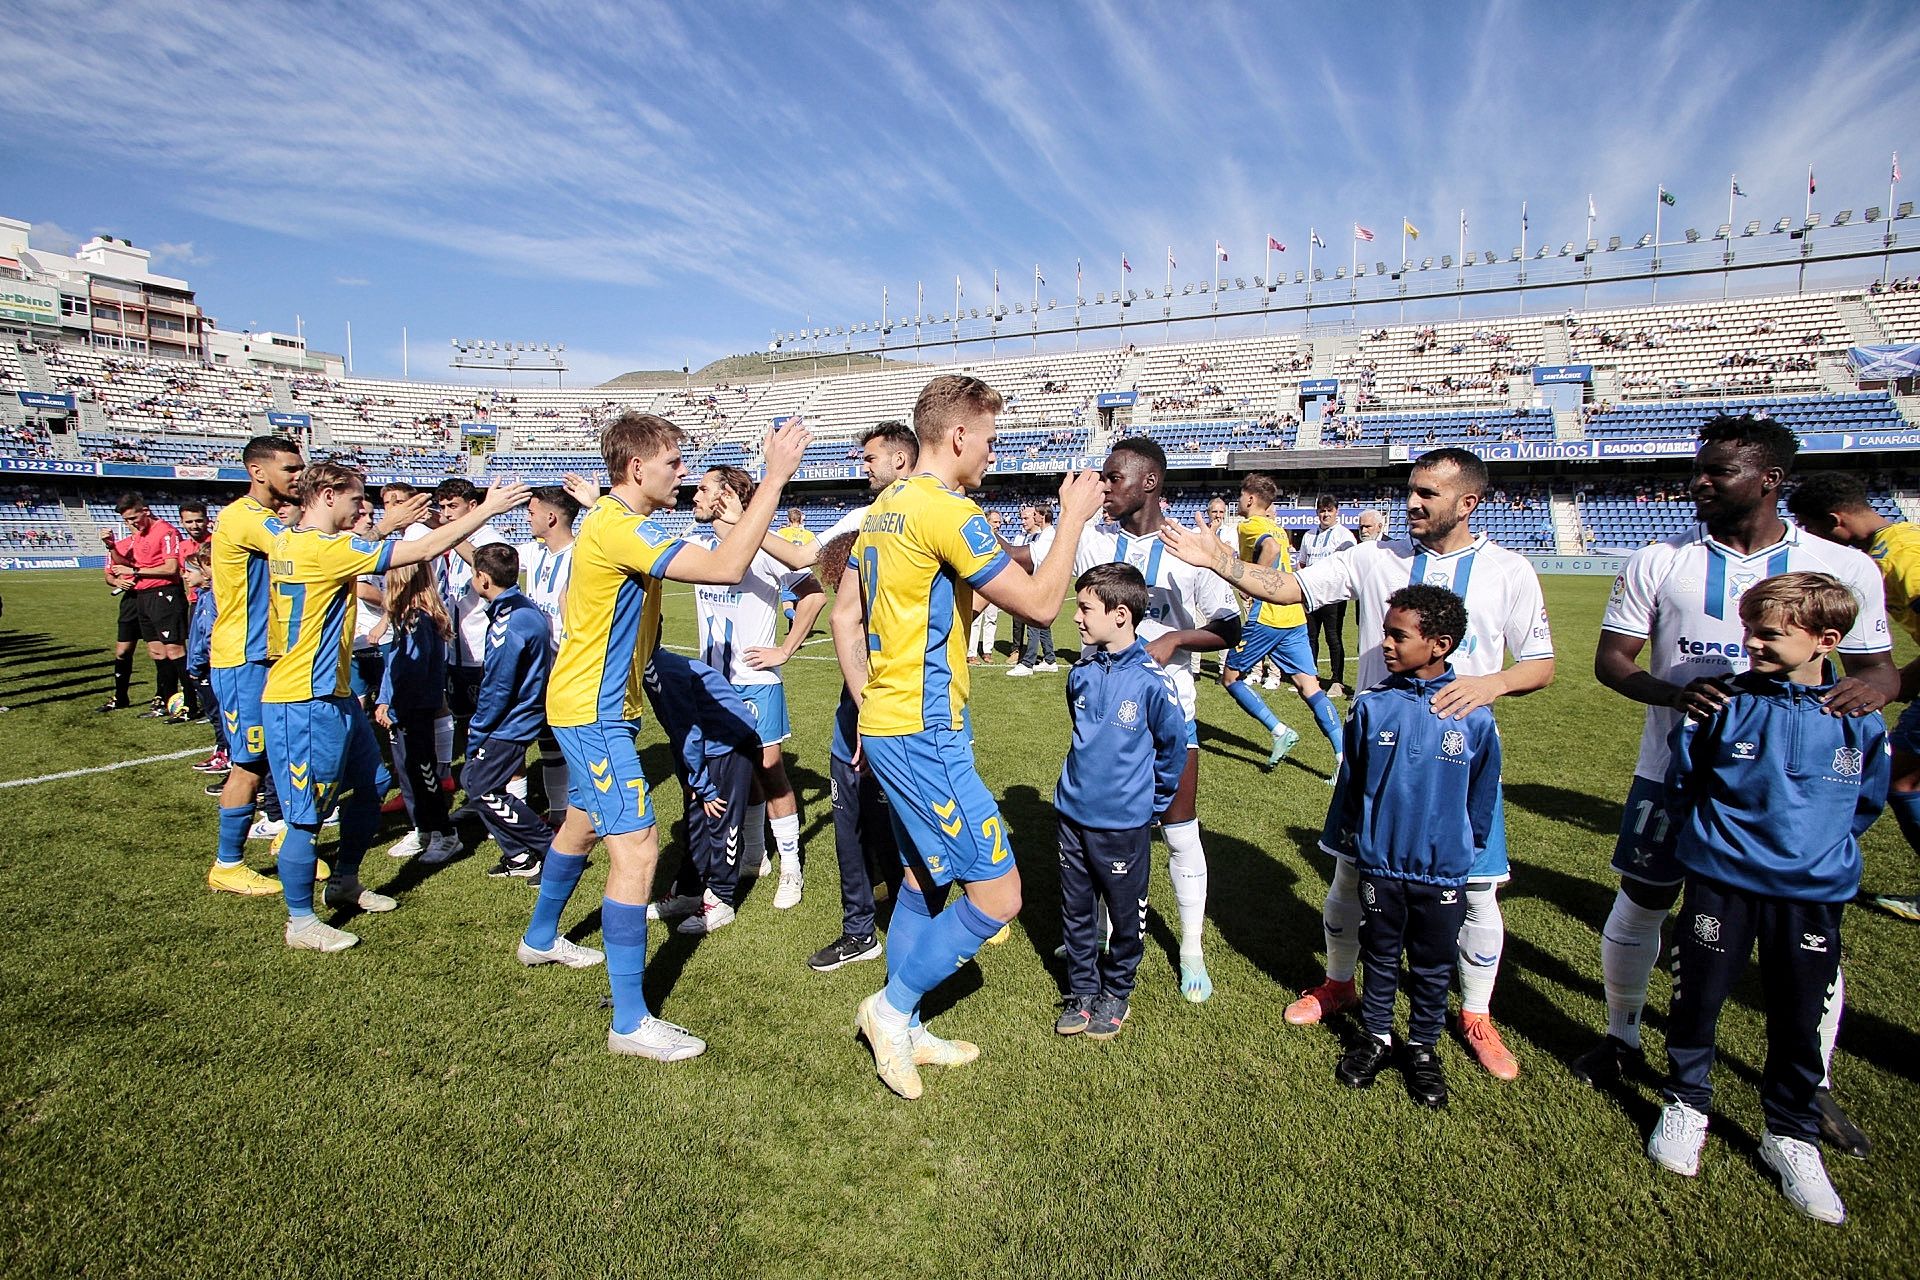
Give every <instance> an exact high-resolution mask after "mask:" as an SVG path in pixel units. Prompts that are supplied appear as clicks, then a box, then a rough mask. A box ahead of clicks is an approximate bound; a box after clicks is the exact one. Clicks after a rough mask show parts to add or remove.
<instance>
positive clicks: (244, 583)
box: [207, 498, 285, 667]
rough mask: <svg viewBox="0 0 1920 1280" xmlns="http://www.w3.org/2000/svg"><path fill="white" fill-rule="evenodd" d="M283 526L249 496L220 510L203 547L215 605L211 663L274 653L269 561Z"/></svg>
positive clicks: (249, 659)
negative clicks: (209, 567) (208, 538)
mask: <svg viewBox="0 0 1920 1280" xmlns="http://www.w3.org/2000/svg"><path fill="white" fill-rule="evenodd" d="M284 527H285V526H283V525H282V524H281V523H280V518H279V517H278V516H276V515H274V514H273V512H271V511H269V510H267V509H266V508H265V507H263V506H261V505H260V504H259V503H257V502H255V501H254V500H253V499H252V498H242V499H240V500H239V501H238V502H232V503H228V504H227V506H226V507H225V508H224V509H222V510H221V512H220V523H219V524H217V525H215V526H214V528H213V538H212V539H211V540H210V541H209V543H208V551H207V559H208V560H209V561H210V562H211V565H212V570H213V607H214V618H213V642H212V648H211V649H210V651H209V656H208V662H209V664H210V665H212V666H216V667H237V666H240V665H242V664H244V663H248V662H266V661H267V660H268V659H269V658H271V657H272V656H273V655H274V653H275V652H276V651H275V650H272V649H270V648H269V647H268V645H269V642H270V640H271V638H272V636H271V631H270V629H269V622H268V619H269V617H270V616H271V613H272V609H273V586H272V583H271V582H270V581H269V575H268V572H267V562H268V561H269V560H270V559H272V558H273V540H274V539H275V538H276V537H278V536H279V535H280V532H281V530H282V529H283V528H284Z"/></svg>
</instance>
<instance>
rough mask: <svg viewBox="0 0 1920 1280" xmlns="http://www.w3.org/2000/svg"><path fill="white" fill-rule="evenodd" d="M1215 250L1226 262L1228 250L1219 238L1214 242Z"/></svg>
mask: <svg viewBox="0 0 1920 1280" xmlns="http://www.w3.org/2000/svg"><path fill="white" fill-rule="evenodd" d="M1213 251H1214V252H1215V253H1217V254H1219V255H1220V261H1222V262H1225V261H1226V260H1227V251H1226V249H1225V248H1224V247H1223V246H1222V245H1221V243H1220V242H1219V241H1218V240H1215V241H1214V242H1213Z"/></svg>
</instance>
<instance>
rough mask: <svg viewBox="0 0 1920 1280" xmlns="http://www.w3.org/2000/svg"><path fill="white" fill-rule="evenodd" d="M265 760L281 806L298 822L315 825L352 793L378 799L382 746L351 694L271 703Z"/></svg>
mask: <svg viewBox="0 0 1920 1280" xmlns="http://www.w3.org/2000/svg"><path fill="white" fill-rule="evenodd" d="M261 712H262V714H263V715H264V716H265V719H266V731H267V761H268V763H269V764H270V765H272V766H273V785H274V789H275V790H276V791H278V792H279V793H280V808H281V809H282V810H283V811H284V812H285V814H286V819H287V821H288V822H291V823H292V824H293V825H295V826H296V827H317V826H319V825H320V824H321V823H323V822H325V821H326V820H327V818H328V817H329V816H330V815H331V814H332V813H333V810H334V808H335V806H337V805H338V804H339V803H340V797H341V796H343V795H345V794H347V793H348V792H350V791H351V792H356V793H358V794H359V795H361V796H363V797H365V798H366V799H367V800H368V801H370V802H373V803H378V801H379V796H378V795H376V794H375V793H374V787H373V780H374V777H375V776H376V775H377V774H378V773H379V771H380V745H379V744H378V743H377V742H375V741H374V738H373V725H372V723H371V722H370V721H368V719H367V713H366V712H365V711H363V710H361V709H360V704H359V703H358V702H355V701H354V700H353V699H352V698H312V699H309V700H308V701H305V702H269V703H266V704H265V705H264V706H262V708H261Z"/></svg>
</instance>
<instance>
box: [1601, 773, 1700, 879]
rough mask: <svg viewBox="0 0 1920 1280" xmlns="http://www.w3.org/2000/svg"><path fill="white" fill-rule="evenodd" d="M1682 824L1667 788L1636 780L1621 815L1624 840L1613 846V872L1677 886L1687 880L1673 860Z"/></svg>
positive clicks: (1663, 785) (1654, 782) (1650, 781)
mask: <svg viewBox="0 0 1920 1280" xmlns="http://www.w3.org/2000/svg"><path fill="white" fill-rule="evenodd" d="M1678 825H1679V823H1678V822H1677V821H1676V820H1675V817H1674V814H1673V812H1672V811H1671V810H1670V809H1668V808H1667V788H1666V784H1665V783H1662V782H1656V781H1654V780H1653V779H1652V778H1641V777H1635V778H1634V780H1633V785H1632V786H1631V787H1628V788H1627V804H1626V810H1625V812H1623V813H1622V814H1621V815H1620V838H1619V839H1618V840H1616V841H1615V842H1614V845H1613V869H1614V870H1615V871H1618V872H1619V873H1620V874H1621V875H1623V876H1625V877H1627V878H1628V879H1629V880H1639V881H1641V882H1643V883H1645V884H1657V885H1674V884H1680V883H1681V882H1683V881H1684V880H1685V879H1686V878H1687V873H1686V869H1685V868H1684V867H1682V866H1681V865H1680V860H1679V859H1678V858H1676V857H1674V856H1673V846H1674V842H1675V840H1676V838H1677V837H1678V835H1679V832H1678V831H1677V830H1676V829H1675V828H1676V827H1678Z"/></svg>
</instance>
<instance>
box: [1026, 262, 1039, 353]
mask: <svg viewBox="0 0 1920 1280" xmlns="http://www.w3.org/2000/svg"><path fill="white" fill-rule="evenodd" d="M1027 318H1028V319H1029V320H1031V321H1032V322H1033V349H1034V352H1035V354H1038V353H1039V350H1040V264H1039V263H1037V262H1036V263H1034V264H1033V305H1032V306H1031V307H1029V308H1028V309H1027Z"/></svg>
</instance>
